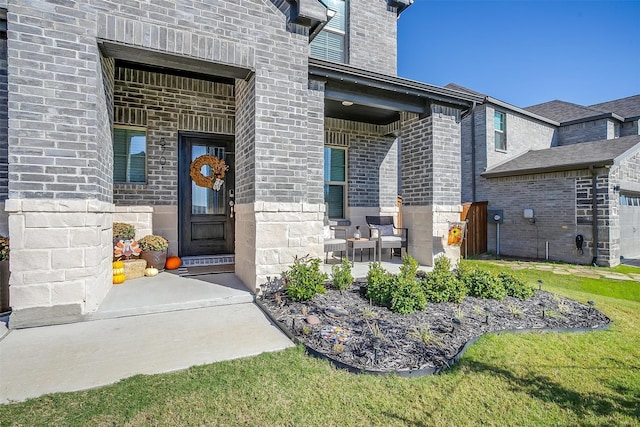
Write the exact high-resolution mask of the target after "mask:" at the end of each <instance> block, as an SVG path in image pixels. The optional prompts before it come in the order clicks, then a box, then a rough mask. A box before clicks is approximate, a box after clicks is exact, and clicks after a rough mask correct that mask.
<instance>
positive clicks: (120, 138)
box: [113, 126, 147, 184]
mask: <svg viewBox="0 0 640 427" xmlns="http://www.w3.org/2000/svg"><path fill="white" fill-rule="evenodd" d="M113 181H114V182H125V183H135V184H144V183H146V182H147V130H146V129H144V128H133V127H124V126H119V127H114V129H113Z"/></svg>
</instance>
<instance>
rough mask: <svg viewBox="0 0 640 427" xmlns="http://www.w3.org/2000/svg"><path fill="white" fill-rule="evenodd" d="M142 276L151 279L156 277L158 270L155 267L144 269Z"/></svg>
mask: <svg viewBox="0 0 640 427" xmlns="http://www.w3.org/2000/svg"><path fill="white" fill-rule="evenodd" d="M144 275H145V276H147V277H153V276H157V275H158V269H157V268H155V267H149V268H145V269H144Z"/></svg>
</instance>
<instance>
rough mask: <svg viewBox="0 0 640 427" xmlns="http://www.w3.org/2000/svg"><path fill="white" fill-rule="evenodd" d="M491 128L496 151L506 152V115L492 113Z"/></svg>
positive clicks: (499, 112)
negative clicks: (493, 130)
mask: <svg viewBox="0 0 640 427" xmlns="http://www.w3.org/2000/svg"><path fill="white" fill-rule="evenodd" d="M493 127H494V129H495V132H494V133H495V147H496V150H499V151H507V115H506V114H505V113H503V112H501V111H494V113H493Z"/></svg>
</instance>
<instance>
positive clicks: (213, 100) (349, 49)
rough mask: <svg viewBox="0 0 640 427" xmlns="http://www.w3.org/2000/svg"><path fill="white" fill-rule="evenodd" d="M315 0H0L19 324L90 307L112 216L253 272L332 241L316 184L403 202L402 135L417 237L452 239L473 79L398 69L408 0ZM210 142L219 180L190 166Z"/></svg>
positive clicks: (373, 208) (7, 227) (105, 266)
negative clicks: (467, 87) (450, 79)
mask: <svg viewBox="0 0 640 427" xmlns="http://www.w3.org/2000/svg"><path fill="white" fill-rule="evenodd" d="M323 3H324V4H323ZM323 3H321V2H319V1H317V0H286V1H285V0H239V1H223V2H208V1H206V2H198V1H196V2H194V1H187V0H173V1H164V2H155V1H152V0H142V1H136V2H124V3H121V2H111V1H108V0H77V1H73V2H60V1H54V0H49V1H45V0H31V1H28V2H25V1H17V0H0V8H2V9H3V10H4V11H6V12H5V13H3V14H2V16H1V18H2V21H3V23H4V24H5V28H6V30H4V31H1V34H2V35H3V36H4V38H3V39H2V40H0V41H1V43H0V45H1V46H2V50H1V51H0V53H1V54H2V58H0V65H4V66H2V67H0V71H1V72H2V73H3V74H2V75H0V101H2V100H4V101H3V102H2V104H1V106H2V109H0V110H1V111H0V137H2V135H4V139H3V140H2V141H4V143H3V144H1V145H0V146H1V147H2V150H0V161H2V160H3V159H8V166H6V165H5V167H4V169H3V170H4V172H2V171H0V194H1V196H2V198H3V199H6V200H5V206H4V208H5V209H4V210H5V214H6V215H7V221H6V223H4V224H2V228H3V230H0V231H5V232H8V233H9V234H10V237H11V271H12V274H11V290H10V292H11V302H12V306H13V313H12V316H11V320H10V326H11V327H14V328H15V327H23V326H29V325H41V324H50V323H59V322H67V321H74V320H77V319H81V318H82V316H83V315H85V314H87V313H90V312H92V311H95V310H96V309H97V307H98V306H99V305H100V303H101V301H102V300H103V299H104V297H105V295H106V294H107V292H108V291H109V289H110V288H111V286H112V284H111V257H112V251H113V247H112V231H111V226H112V222H113V221H125V222H131V223H134V224H135V225H136V227H137V228H138V232H139V236H138V237H140V236H141V235H144V234H148V233H151V232H153V233H155V234H161V235H164V236H166V237H167V238H168V239H169V240H170V252H171V253H172V254H178V255H180V256H182V257H184V258H185V259H187V260H188V259H189V258H190V257H202V256H204V257H212V256H218V255H219V256H226V257H229V258H235V265H236V274H237V275H238V277H239V278H240V279H241V280H242V281H243V282H244V283H245V284H246V285H247V287H249V288H250V289H251V290H255V289H256V288H257V286H259V285H260V284H261V283H264V282H265V281H266V277H267V276H274V275H277V274H279V273H280V272H282V271H283V270H285V269H286V268H287V267H288V266H289V265H290V264H291V263H292V261H293V258H294V256H296V255H305V254H311V255H312V256H318V257H322V256H323V219H324V216H325V202H326V203H327V204H328V215H329V217H331V218H332V219H335V220H343V221H344V222H347V221H348V222H349V223H350V224H351V225H352V226H355V225H364V217H365V216H366V215H380V214H391V215H395V214H396V213H397V207H396V196H397V175H398V170H399V168H398V157H399V152H400V155H401V156H402V159H403V160H402V163H403V167H402V169H401V170H402V192H403V203H404V207H403V223H404V225H405V226H407V227H409V228H410V229H411V234H410V241H409V253H411V254H412V255H414V256H415V257H416V258H417V259H418V260H419V261H420V262H421V263H423V264H428V265H430V264H431V263H432V261H433V257H434V256H435V255H437V254H438V253H441V252H443V251H444V249H445V248H443V245H442V242H441V237H442V236H443V235H444V234H445V233H446V230H447V225H448V223H447V221H450V220H456V219H457V218H458V216H459V212H460V210H461V207H460V121H461V118H462V117H463V116H464V114H466V113H467V112H469V111H470V109H471V107H472V106H473V105H474V103H480V102H482V97H479V96H477V95H475V94H470V93H467V92H461V91H458V90H455V89H449V88H442V87H436V86H431V85H427V84H423V83H419V82H414V81H409V80H405V79H401V78H398V77H396V58H397V48H396V45H397V17H398V15H399V14H400V13H401V12H402V11H403V10H404V9H406V8H407V6H409V4H410V3H411V0H344V1H343V0H327V1H325V2H323ZM325 5H326V6H325ZM2 61H4V62H2ZM3 76H6V79H5V78H4V77H3ZM7 113H8V114H7ZM7 116H8V120H7ZM400 135H401V136H402V144H399V136H400ZM399 145H401V148H400V149H399V148H398V147H399ZM3 153H6V155H3ZM205 153H208V154H211V155H213V156H215V157H216V158H218V159H220V160H224V161H225V165H226V166H228V167H229V170H228V171H227V172H226V175H225V177H224V184H222V186H221V187H220V188H219V189H218V190H213V189H207V188H204V187H200V186H197V185H195V184H193V183H192V179H191V177H190V167H191V165H192V161H193V160H194V159H195V158H198V157H199V156H201V155H203V154H205ZM7 171H8V175H7ZM447 254H448V255H449V256H451V257H453V258H455V257H456V256H457V254H456V253H455V251H454V252H447Z"/></svg>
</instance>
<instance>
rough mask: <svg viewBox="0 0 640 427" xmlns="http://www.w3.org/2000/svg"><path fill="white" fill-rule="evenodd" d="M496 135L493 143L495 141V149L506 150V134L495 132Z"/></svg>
mask: <svg viewBox="0 0 640 427" xmlns="http://www.w3.org/2000/svg"><path fill="white" fill-rule="evenodd" d="M495 134H496V136H495V139H496V141H495V143H496V150H506V149H507V139H506V136H505V134H504V133H503V132H498V131H496V132H495Z"/></svg>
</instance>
